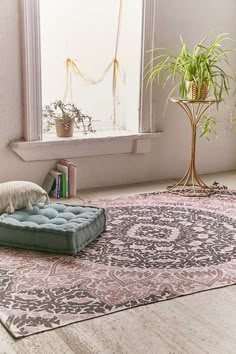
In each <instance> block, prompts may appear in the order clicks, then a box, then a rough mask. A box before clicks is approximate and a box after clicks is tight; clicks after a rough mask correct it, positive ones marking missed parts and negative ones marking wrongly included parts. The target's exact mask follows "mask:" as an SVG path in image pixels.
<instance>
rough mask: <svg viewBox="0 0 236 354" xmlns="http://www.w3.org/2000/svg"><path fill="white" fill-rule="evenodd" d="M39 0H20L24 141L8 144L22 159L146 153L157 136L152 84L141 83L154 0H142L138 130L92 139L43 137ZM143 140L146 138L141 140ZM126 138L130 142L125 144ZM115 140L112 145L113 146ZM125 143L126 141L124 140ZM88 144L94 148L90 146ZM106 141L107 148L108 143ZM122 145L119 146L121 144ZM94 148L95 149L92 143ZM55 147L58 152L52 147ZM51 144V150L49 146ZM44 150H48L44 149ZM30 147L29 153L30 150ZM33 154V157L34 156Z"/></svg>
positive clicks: (149, 45)
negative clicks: (45, 138)
mask: <svg viewBox="0 0 236 354" xmlns="http://www.w3.org/2000/svg"><path fill="white" fill-rule="evenodd" d="M39 2H40V0H22V28H23V30H22V33H23V65H24V98H25V105H24V106H25V112H24V140H23V141H13V142H11V143H10V147H11V148H12V149H13V150H14V151H15V152H16V153H17V154H18V155H19V156H20V157H21V158H22V159H23V160H25V161H33V160H50V159H55V158H63V157H68V158H69V157H80V156H94V155H106V154H110V153H112V154H118V153H146V152H149V151H150V149H151V140H150V139H153V138H158V137H159V136H160V132H156V118H157V117H155V116H154V112H153V108H152V107H153V99H152V95H153V92H152V86H151V85H150V87H149V88H148V90H147V89H146V87H145V84H144V83H143V76H144V72H143V67H144V56H145V53H146V51H147V50H148V49H150V48H152V47H153V46H154V40H155V26H156V23H157V4H156V3H157V1H156V0H143V21H142V22H143V24H142V27H143V33H142V43H143V44H142V48H141V50H142V52H141V68H142V69H141V74H140V102H139V103H140V108H139V110H140V111H139V112H140V118H139V133H138V134H133V133H132V132H131V133H129V132H127V134H126V136H125V137H124V135H123V134H122V135H121V136H119V134H118V132H116V134H115V136H108V137H101V138H99V137H98V138H94V137H91V138H90V137H88V136H87V137H86V138H85V139H83V138H71V139H70V138H67V139H62V138H57V139H56V140H55V139H54V140H53V141H50V140H42V119H41V118H40V117H41V114H42V113H41V110H42V97H41V59H40V58H41V52H40V50H41V48H40V40H39V38H40V12H39ZM144 139H146V140H148V141H147V142H146V143H144ZM128 141H130V142H129V143H128ZM113 142H114V148H113ZM124 142H125V143H124ZM91 143H92V145H93V148H92V149H91V147H90V146H91ZM108 143H109V149H108V146H107V144H108ZM121 143H122V144H123V146H122V144H121ZM96 144H97V147H99V148H95V145H96ZM50 146H51V147H52V146H57V149H58V150H57V152H56V151H55V148H54V149H51V147H50ZM49 147H50V149H49ZM45 149H47V152H46V150H45ZM31 150H32V152H31ZM34 156H35V157H34Z"/></svg>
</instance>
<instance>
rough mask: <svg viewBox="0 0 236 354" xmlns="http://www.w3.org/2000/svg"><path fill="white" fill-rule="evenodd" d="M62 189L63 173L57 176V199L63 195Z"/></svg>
mask: <svg viewBox="0 0 236 354" xmlns="http://www.w3.org/2000/svg"><path fill="white" fill-rule="evenodd" d="M61 189H62V175H58V176H57V190H56V192H57V193H56V194H57V199H59V198H60V197H61Z"/></svg>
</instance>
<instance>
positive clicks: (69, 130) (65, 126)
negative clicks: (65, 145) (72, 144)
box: [55, 118, 75, 138]
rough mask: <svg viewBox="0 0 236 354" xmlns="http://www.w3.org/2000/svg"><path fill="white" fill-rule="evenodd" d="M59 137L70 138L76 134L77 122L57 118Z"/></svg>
mask: <svg viewBox="0 0 236 354" xmlns="http://www.w3.org/2000/svg"><path fill="white" fill-rule="evenodd" d="M55 123H56V132H57V136H59V137H63V138H69V137H71V136H73V134H74V126H75V120H74V119H68V120H63V119H60V118H55Z"/></svg>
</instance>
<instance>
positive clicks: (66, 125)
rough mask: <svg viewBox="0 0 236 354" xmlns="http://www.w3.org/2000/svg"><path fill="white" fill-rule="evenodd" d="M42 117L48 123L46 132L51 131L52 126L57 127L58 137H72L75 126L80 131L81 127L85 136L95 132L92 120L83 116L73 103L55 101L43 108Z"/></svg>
mask: <svg viewBox="0 0 236 354" xmlns="http://www.w3.org/2000/svg"><path fill="white" fill-rule="evenodd" d="M42 115H43V119H44V121H45V122H46V126H47V128H46V130H47V131H49V130H50V126H52V125H55V126H56V133H57V136H58V137H72V136H73V134H74V126H76V127H77V128H78V129H80V128H81V125H82V128H83V133H84V134H87V133H89V132H95V130H93V129H92V124H91V120H92V118H91V117H90V116H87V115H84V114H82V113H81V110H80V109H79V108H78V107H77V106H76V105H75V104H73V103H65V102H63V101H61V100H57V101H54V102H52V103H51V104H50V105H46V106H45V107H43V110H42Z"/></svg>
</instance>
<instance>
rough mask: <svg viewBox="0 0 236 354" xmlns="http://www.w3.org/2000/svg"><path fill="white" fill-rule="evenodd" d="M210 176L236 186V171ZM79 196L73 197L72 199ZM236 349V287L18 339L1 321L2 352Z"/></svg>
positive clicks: (139, 188)
mask: <svg viewBox="0 0 236 354" xmlns="http://www.w3.org/2000/svg"><path fill="white" fill-rule="evenodd" d="M205 181H207V182H210V183H211V182H214V181H218V182H219V183H222V184H225V185H227V186H228V187H229V188H231V189H236V172H231V173H224V174H214V175H212V176H206V177H205ZM168 183H169V182H168ZM166 184H167V182H163V183H154V182H153V183H145V184H139V185H132V186H124V187H116V188H109V189H104V190H99V191H83V192H81V193H80V194H79V198H82V199H86V198H89V199H96V198H99V197H108V196H113V195H119V194H130V193H136V192H145V191H155V190H161V189H163V188H164V187H165V185H166ZM75 201H77V202H78V201H79V199H74V200H71V202H72V203H73V202H75ZM13 353H14V354H15V353H19V354H26V353H27V354H29V353H34V354H54V353H55V354H61V353H66V354H72V353H76V354H92V353H94V354H95V353H96V354H100V353H101V354H113V353H114V354H118V353H127V354H133V353H134V354H184V353H188V354H202V353H210V354H236V286H229V287H225V288H220V289H215V290H210V291H205V292H202V293H198V294H194V295H188V296H185V297H180V298H177V299H173V300H169V301H164V302H160V303H156V304H152V305H148V306H143V307H138V308H135V309H131V310H127V311H123V312H119V313H115V314H111V315H109V316H105V317H100V318H96V319H93V320H89V321H85V322H80V323H76V324H72V325H68V326H66V327H62V328H59V329H55V330H52V331H48V332H45V333H40V334H36V335H33V336H30V337H27V338H23V339H19V340H14V339H13V338H12V337H11V335H10V334H8V333H7V331H6V330H5V329H4V327H3V326H2V325H0V354H13Z"/></svg>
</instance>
